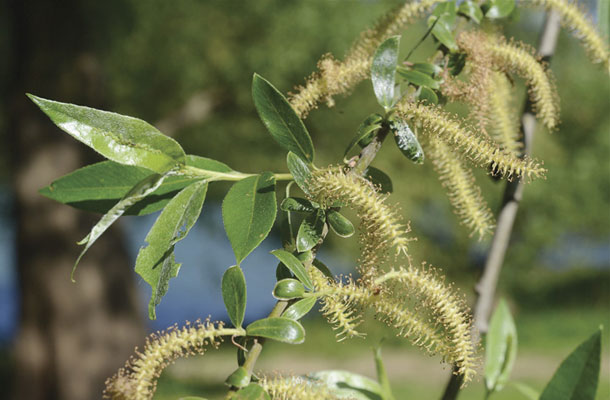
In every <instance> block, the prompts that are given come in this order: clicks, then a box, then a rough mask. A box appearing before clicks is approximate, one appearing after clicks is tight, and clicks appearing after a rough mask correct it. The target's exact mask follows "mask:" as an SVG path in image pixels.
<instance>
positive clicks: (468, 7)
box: [458, 0, 483, 24]
mask: <svg viewBox="0 0 610 400" xmlns="http://www.w3.org/2000/svg"><path fill="white" fill-rule="evenodd" d="M458 12H459V13H460V14H462V15H465V16H467V17H468V18H470V19H471V20H473V21H474V22H476V23H477V24H480V23H481V20H482V19H483V11H481V7H479V5H478V4H476V3H475V2H473V1H472V0H466V1H465V2H463V3H462V4H460V7H459V8H458Z"/></svg>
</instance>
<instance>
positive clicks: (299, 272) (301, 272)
mask: <svg viewBox="0 0 610 400" xmlns="http://www.w3.org/2000/svg"><path fill="white" fill-rule="evenodd" d="M271 254H273V255H274V256H275V257H277V259H278V260H280V261H281V262H282V263H283V264H284V265H285V266H286V267H288V269H289V270H290V271H292V273H293V274H294V276H296V277H297V279H298V280H300V281H301V282H303V284H304V285H305V286H306V287H307V288H308V289H313V283H312V282H311V279H310V278H309V275H308V274H307V271H305V267H304V266H303V264H302V263H301V261H299V259H298V258H296V257H295V256H293V255H292V254H290V253H289V252H287V251H286V250H281V249H278V250H273V251H272V252H271Z"/></svg>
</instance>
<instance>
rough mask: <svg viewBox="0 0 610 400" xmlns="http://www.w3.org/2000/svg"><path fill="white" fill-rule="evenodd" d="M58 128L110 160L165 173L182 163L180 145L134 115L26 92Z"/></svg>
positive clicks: (182, 152)
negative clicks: (64, 101)
mask: <svg viewBox="0 0 610 400" xmlns="http://www.w3.org/2000/svg"><path fill="white" fill-rule="evenodd" d="M28 97H29V98H30V99H31V100H32V101H33V102H34V103H36V105H37V106H38V107H40V109H41V110H42V111H43V112H44V113H45V114H47V115H48V116H49V118H51V121H53V122H54V123H55V125H57V126H58V127H59V128H60V129H61V130H63V131H64V132H66V133H68V134H70V135H71V136H72V137H74V138H75V139H77V140H79V141H81V142H83V143H84V144H86V145H87V146H89V147H91V148H92V149H94V150H95V151H97V152H98V153H100V154H101V155H103V156H104V157H106V158H108V159H109V160H112V161H116V162H118V163H120V164H125V165H135V166H138V167H143V168H147V169H149V170H151V171H154V172H157V173H165V172H166V171H169V170H170V169H172V168H174V167H175V166H177V165H179V164H184V163H185V154H184V150H182V147H180V145H179V144H178V142H176V141H175V140H174V139H172V138H170V137H168V136H165V135H163V134H162V133H161V132H159V131H158V130H157V129H156V128H155V127H154V126H152V125H150V124H149V123H147V122H145V121H142V120H140V119H137V118H132V117H128V116H125V115H120V114H115V113H112V112H107V111H100V110H96V109H94V108H89V107H82V106H77V105H74V104H68V103H60V102H58V101H52V100H47V99H43V98H41V97H37V96H33V95H28Z"/></svg>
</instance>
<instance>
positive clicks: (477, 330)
mask: <svg viewBox="0 0 610 400" xmlns="http://www.w3.org/2000/svg"><path fill="white" fill-rule="evenodd" d="M559 28H560V18H559V15H558V14H557V13H556V12H554V11H551V12H549V13H548V14H547V18H546V21H545V24H544V28H543V31H542V33H541V35H540V40H539V46H538V52H539V54H540V55H541V56H542V58H543V60H544V61H546V62H549V61H550V59H551V57H552V56H553V53H554V52H555V47H556V44H557V36H558V34H559ZM521 130H522V132H523V136H522V139H521V140H522V141H523V155H529V154H530V153H531V147H532V140H533V137H534V131H535V130H536V117H535V115H534V112H533V110H532V103H531V102H530V101H529V99H528V100H526V103H525V108H524V110H523V114H522V117H521ZM522 197H523V181H522V180H521V179H515V180H514V181H511V182H507V183H506V188H505V189H504V197H503V199H502V204H501V207H500V212H499V214H498V222H497V228H496V231H495V233H494V237H493V239H492V242H491V247H490V249H489V252H488V254H487V260H486V262H485V267H484V268H483V274H482V275H481V278H480V280H479V282H478V283H477V284H476V286H475V291H476V294H477V300H476V303H475V305H474V307H473V310H474V332H473V340H474V341H475V343H476V342H478V341H479V339H480V335H481V334H485V333H487V330H488V326H489V317H490V315H491V311H492V309H493V304H494V298H495V294H496V288H497V286H498V279H499V277H500V272H501V270H502V265H503V264H504V257H505V255H506V249H507V248H508V244H509V242H510V238H511V235H512V231H513V226H514V223H515V218H516V216H517V211H518V209H519V203H520V202H521V198H522ZM462 380H463V377H462V376H461V375H457V374H455V370H454V373H453V374H452V376H451V378H450V380H449V382H448V383H447V387H446V388H445V393H444V394H443V397H442V399H443V400H455V399H456V398H457V396H458V394H459V391H460V387H461V384H462Z"/></svg>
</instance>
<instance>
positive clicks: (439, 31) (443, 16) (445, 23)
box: [428, 1, 458, 51]
mask: <svg viewBox="0 0 610 400" xmlns="http://www.w3.org/2000/svg"><path fill="white" fill-rule="evenodd" d="M456 14H457V9H456V7H455V3H454V2H450V1H448V2H444V3H440V4H438V5H437V6H436V8H435V9H434V12H433V13H432V15H431V16H430V18H428V28H430V27H432V25H434V28H432V35H433V36H434V37H435V38H436V40H438V41H439V42H441V43H442V44H443V45H445V47H447V48H448V49H449V50H451V51H457V50H458V46H457V43H456V42H455V38H454V37H453V29H452V27H453V24H454V23H455V17H456ZM437 19H438V21H437Z"/></svg>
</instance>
